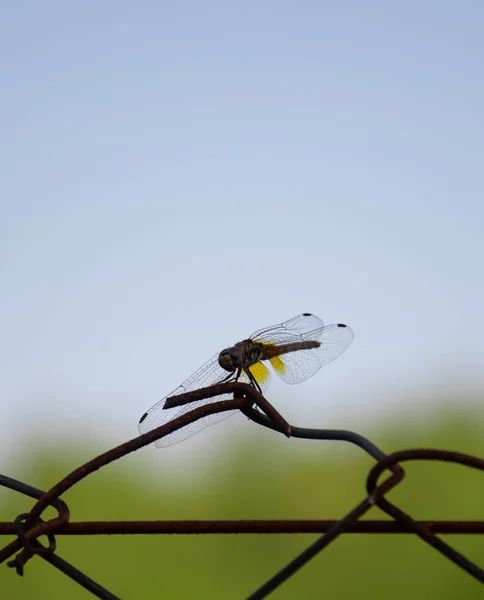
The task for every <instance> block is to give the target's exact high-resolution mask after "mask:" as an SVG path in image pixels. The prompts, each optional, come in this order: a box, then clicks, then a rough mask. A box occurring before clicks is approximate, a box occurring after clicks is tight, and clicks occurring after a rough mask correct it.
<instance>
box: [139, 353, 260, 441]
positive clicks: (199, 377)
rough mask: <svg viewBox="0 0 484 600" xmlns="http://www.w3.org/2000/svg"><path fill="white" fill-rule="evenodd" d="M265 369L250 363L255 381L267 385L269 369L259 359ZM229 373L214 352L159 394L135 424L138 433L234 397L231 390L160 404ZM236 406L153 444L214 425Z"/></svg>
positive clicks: (243, 378)
mask: <svg viewBox="0 0 484 600" xmlns="http://www.w3.org/2000/svg"><path fill="white" fill-rule="evenodd" d="M258 364H260V365H261V367H263V369H265V371H267V375H266V374H265V373H263V371H260V370H258V369H257V370H256V372H254V370H253V367H255V366H256V365H252V367H251V371H252V372H253V374H254V376H255V377H256V379H257V381H258V382H259V385H260V386H261V388H262V389H263V390H264V389H267V387H268V386H269V382H270V373H269V371H268V369H267V368H266V367H265V366H264V365H262V363H258ZM228 374H229V373H228V372H227V371H225V369H222V367H221V366H220V365H219V363H218V354H216V355H215V356H213V357H212V358H211V359H210V360H209V361H208V362H206V363H205V364H204V365H203V366H201V367H200V368H199V369H198V370H197V371H195V373H193V375H191V376H190V377H189V378H188V379H187V380H186V381H185V382H184V383H182V384H181V385H180V386H178V387H177V388H176V389H175V390H173V392H171V393H170V394H167V395H166V396H165V397H164V398H162V399H161V400H160V401H159V402H157V403H156V404H155V405H154V406H152V407H151V408H150V409H149V410H148V412H146V413H145V415H143V417H141V420H140V422H139V424H138V430H139V432H140V433H146V432H147V431H151V430H152V429H156V428H157V427H160V425H164V424H165V423H169V422H170V421H172V420H173V419H176V418H177V417H180V416H181V415H184V414H185V413H187V412H190V411H191V410H194V409H195V408H199V407H200V406H205V405H206V404H211V403H212V402H220V401H221V400H231V399H232V398H233V396H232V394H220V395H218V396H214V397H213V398H206V399H204V400H197V401H196V402H190V403H189V404H185V405H183V406H176V407H174V408H170V409H167V410H163V406H164V404H165V401H166V399H167V398H168V397H170V396H178V395H179V394H185V393H186V392H192V391H194V390H198V389H200V388H202V387H207V386H209V385H215V384H217V383H221V382H222V381H224V380H227V375H228ZM234 379H235V375H234V377H233V378H232V379H229V381H233V380H234ZM239 381H243V382H245V383H250V380H249V378H248V377H247V375H246V374H245V373H242V374H241V376H240V377H239ZM236 412H238V411H237V410H233V411H226V412H222V413H214V414H212V415H208V416H207V417H205V418H203V419H199V420H198V421H194V422H193V423H190V424H188V425H186V426H185V427H182V428H181V429H178V430H177V431H174V432H173V433H171V434H169V435H167V436H165V437H163V438H160V439H159V440H157V441H156V442H155V445H156V446H157V447H158V448H163V447H166V446H172V445H173V444H178V443H179V442H182V441H184V440H186V439H188V438H190V437H192V436H193V435H195V434H196V433H198V432H199V431H201V430H202V429H205V427H208V426H209V425H214V424H215V423H219V422H220V421H223V420H224V419H227V418H228V417H230V416H232V415H234V414H235V413H236Z"/></svg>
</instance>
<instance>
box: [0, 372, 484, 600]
mask: <svg viewBox="0 0 484 600" xmlns="http://www.w3.org/2000/svg"><path fill="white" fill-rule="evenodd" d="M221 391H223V392H224V393H230V394H232V395H233V400H224V401H219V402H213V403H210V404H206V405H204V406H201V407H200V408H197V409H196V410H193V411H191V412H188V413H185V414H184V415H182V416H181V417H179V418H177V419H175V420H173V421H171V422H170V423H167V424H165V425H163V426H161V427H159V428H157V429H155V430H153V431H150V432H148V433H145V434H143V435H141V436H139V437H137V438H134V439H132V440H130V441H128V442H126V443H124V444H121V445H120V446H117V447H115V448H113V449H111V450H109V451H107V452H105V453H103V454H101V455H99V456H97V457H96V458H94V459H92V460H91V461H89V462H87V463H85V464H84V465H82V466H81V467H79V468H78V469H75V470H74V471H73V472H72V473H70V474H69V475H67V476H66V477H64V478H63V479H62V480H61V481H59V482H58V483H57V484H56V485H54V486H53V487H52V488H51V489H50V490H48V491H47V492H44V491H42V490H39V489H37V488H35V487H32V486H30V485H28V484H26V483H23V482H21V481H18V480H16V479H13V478H11V477H7V476H4V475H0V485H1V486H3V487H5V488H9V489H11V490H14V491H16V492H18V493H20V494H24V495H26V496H29V497H31V498H34V499H36V502H35V504H34V506H33V507H32V509H31V510H30V512H29V513H23V514H20V515H18V517H17V518H16V519H15V520H14V522H5V523H0V535H6V536H12V535H13V536H15V539H14V540H13V541H11V542H10V543H8V544H7V545H6V546H5V547H4V548H2V549H1V550H0V562H5V561H8V562H7V565H8V566H9V567H11V568H14V569H15V570H16V572H17V573H18V574H19V575H23V574H24V571H25V566H26V564H27V562H28V561H29V560H30V559H31V558H32V557H34V556H39V557H40V558H42V559H43V560H45V561H46V562H48V563H49V564H51V565H52V566H54V567H55V568H56V569H58V570H59V571H61V572H62V573H64V574H65V575H67V576H68V577H70V578H71V579H72V580H73V581H75V582H77V583H78V584H79V585H80V586H82V587H83V588H85V589H86V590H88V591H89V592H91V593H92V594H93V595H94V596H96V597H98V598H106V599H115V598H117V597H118V596H116V595H114V594H113V593H112V592H110V591H109V590H107V589H105V588H104V587H103V586H101V585H100V584H99V583H97V582H95V581H94V580H93V579H91V578H90V577H89V576H87V575H86V574H85V573H83V572H81V571H80V570H79V569H77V568H76V567H74V566H73V565H71V564H69V563H68V562H67V561H65V560H64V559H62V558H61V557H60V556H59V553H58V552H57V540H56V538H57V537H58V536H65V535H71V536H79V535H113V534H212V535H220V534H283V533H284V534H291V533H292V534H296V533H319V534H321V535H320V537H319V538H318V539H317V540H316V541H315V542H313V543H312V544H311V545H310V546H308V547H307V548H306V549H305V550H304V551H303V552H301V553H300V554H298V555H297V556H296V557H294V559H293V560H291V561H290V562H289V563H288V564H287V565H286V566H284V567H283V568H282V569H280V570H279V571H278V572H277V573H275V574H274V575H273V576H272V577H271V578H270V579H269V580H268V581H266V582H265V583H264V584H262V585H261V586H260V587H259V588H258V589H257V590H255V591H254V592H253V593H252V594H251V595H250V596H248V597H247V598H249V599H251V600H256V599H262V598H266V597H267V596H268V595H269V594H271V593H272V592H273V591H274V590H276V589H277V588H279V587H280V586H282V585H283V584H284V583H285V582H286V581H287V580H288V579H289V578H290V577H291V576H292V575H294V574H295V573H296V572H297V571H299V570H300V569H302V568H303V567H304V566H305V565H307V564H308V562H309V561H310V560H311V559H312V558H314V557H315V556H316V555H318V554H320V553H321V552H322V551H323V550H324V549H325V548H327V547H328V546H329V545H330V544H332V543H334V542H335V541H336V540H337V539H338V538H339V537H340V536H341V535H342V534H344V533H346V534H350V533H351V534H390V533H391V534H406V535H409V534H410V535H415V536H418V537H419V538H420V539H421V540H422V541H424V542H425V543H427V544H428V545H429V546H431V547H432V548H434V549H435V550H437V551H438V552H439V553H440V554H442V555H443V557H445V558H447V559H448V560H450V561H452V562H453V563H454V564H455V565H457V566H458V567H460V568H461V569H463V570H464V571H465V572H467V573H468V574H469V575H470V576H471V577H473V578H475V579H476V580H478V581H479V582H481V583H484V570H483V569H481V568H480V567H479V566H478V565H477V564H475V563H474V562H472V561H471V560H469V559H468V558H467V557H465V556H464V555H463V554H462V553H461V552H459V551H457V550H456V549H455V548H453V547H452V546H451V545H450V544H448V543H447V542H445V541H443V540H442V538H441V537H438V535H439V534H466V535H470V534H483V533H484V521H442V520H439V521H437V520H435V521H430V520H427V521H418V520H415V519H413V518H412V517H411V515H409V514H408V513H406V512H404V511H403V510H401V508H399V507H398V506H396V505H395V504H393V503H391V502H390V501H389V500H388V499H387V497H386V495H387V494H388V492H389V491H390V490H392V489H393V488H395V487H396V486H398V485H399V484H400V483H401V481H402V480H403V478H404V476H405V471H404V469H403V467H402V464H403V463H405V462H409V461H439V462H444V463H456V464H459V465H462V466H466V467H468V468H471V469H476V470H484V460H482V459H480V458H478V457H475V456H471V455H468V454H463V453H459V452H451V451H447V450H437V449H426V448H417V449H409V450H402V451H399V452H394V453H392V454H390V455H387V454H385V453H384V452H382V451H381V450H380V449H379V448H378V447H377V446H375V444H373V443H372V442H371V441H370V440H369V439H367V438H365V437H363V436H362V435H359V434H358V433H355V432H352V431H345V430H325V429H308V428H300V427H292V426H290V425H289V424H288V423H287V421H286V420H285V419H284V418H283V417H282V416H281V415H280V414H279V413H278V412H277V411H276V410H275V409H274V407H273V406H272V405H270V404H269V403H268V402H267V400H266V399H265V398H264V397H263V396H262V395H261V394H260V393H259V392H257V390H255V389H254V388H253V387H252V386H250V385H247V384H245V383H226V384H219V385H217V386H211V387H209V388H204V389H201V390H197V391H196V392H190V393H189V394H186V395H185V396H186V397H185V396H181V395H180V396H179V397H178V402H180V403H183V402H189V401H190V400H192V399H200V398H214V397H217V396H218V395H219V394H220V393H221ZM256 407H257V408H256ZM234 409H238V410H240V411H241V412H243V413H244V414H245V415H246V416H247V417H249V418H250V419H251V420H252V421H254V422H256V423H258V424H259V425H262V426H264V427H268V428H270V429H273V430H275V431H278V432H281V433H283V434H284V435H286V436H288V437H294V438H301V439H312V440H321V441H340V442H346V443H349V444H353V445H356V446H357V447H359V448H360V449H361V450H362V451H364V452H365V453H367V454H368V455H370V456H371V457H372V458H373V459H374V461H375V464H374V466H373V467H372V468H371V470H370V472H369V474H368V476H367V481H366V490H367V495H366V497H364V498H363V499H362V500H361V501H360V502H359V503H358V504H357V505H356V506H355V507H354V508H353V509H352V510H351V511H349V512H348V513H347V514H346V515H345V516H344V517H342V518H341V519H339V520H277V521H275V520H236V521H235V520H231V521H228V520H204V521H194V520H181V521H96V522H78V523H70V522H69V518H70V513H69V508H68V506H67V504H66V503H65V502H64V501H63V500H62V499H61V495H62V494H64V493H65V492H66V491H67V490H69V489H70V488H72V487H73V486H75V485H76V484H78V483H79V482H80V481H81V480H82V479H84V478H86V477H88V476H89V475H90V474H92V473H93V472H95V471H96V470H98V469H100V468H101V467H103V466H105V465H108V464H109V463H111V462H113V461H114V460H117V459H120V458H122V457H123V456H126V455H127V454H129V453H131V452H134V451H136V450H138V449H140V448H142V447H143V446H146V445H148V444H151V443H152V442H154V441H156V440H157V439H159V438H161V437H163V436H165V435H169V434H170V433H172V432H173V431H176V430H177V429H179V428H181V427H184V426H186V425H187V424H189V423H192V422H193V421H196V420H198V419H203V418H205V417H207V416H208V415H211V414H215V413H217V412H223V411H232V410H234ZM385 473H387V477H386V479H383V481H380V480H381V479H382V476H383V475H384V474H385ZM49 506H52V507H53V508H54V509H55V510H56V511H57V515H56V516H55V517H54V518H52V519H49V520H46V521H44V520H43V519H42V514H43V512H44V511H45V509H46V508H47V507H49ZM374 506H378V507H379V508H380V509H381V510H382V511H384V512H385V513H386V514H387V515H388V516H389V517H391V520H364V521H362V520H360V519H361V517H363V516H364V515H365V514H366V513H367V512H368V511H369V510H370V509H371V508H372V507H374ZM42 536H44V538H45V537H46V538H47V543H46V544H45V543H44V544H43V543H41V542H40V540H39V539H38V538H40V537H42ZM12 557H13V558H12ZM9 559H11V560H9Z"/></svg>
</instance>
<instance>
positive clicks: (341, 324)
mask: <svg viewBox="0 0 484 600" xmlns="http://www.w3.org/2000/svg"><path fill="white" fill-rule="evenodd" d="M338 327H348V325H344V324H343V323H338Z"/></svg>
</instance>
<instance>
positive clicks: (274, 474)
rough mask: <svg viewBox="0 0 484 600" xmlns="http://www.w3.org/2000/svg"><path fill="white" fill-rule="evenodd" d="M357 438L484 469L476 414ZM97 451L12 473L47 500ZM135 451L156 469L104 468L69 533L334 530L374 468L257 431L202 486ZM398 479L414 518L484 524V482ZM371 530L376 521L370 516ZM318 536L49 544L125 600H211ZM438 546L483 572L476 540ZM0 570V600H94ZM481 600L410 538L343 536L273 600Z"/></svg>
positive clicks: (47, 453)
mask: <svg viewBox="0 0 484 600" xmlns="http://www.w3.org/2000/svg"><path fill="white" fill-rule="evenodd" d="M220 426H223V425H220ZM220 426H219V427H220ZM360 433H362V434H363V435H366V436H368V437H369V438H370V439H371V440H372V441H373V442H374V443H376V444H377V445H378V446H379V447H380V448H382V449H383V450H384V451H386V452H392V451H395V450H399V449H404V448H409V447H428V448H432V447H433V448H441V449H449V450H458V451H462V452H467V453H471V454H476V455H478V456H484V441H483V435H482V416H481V415H480V414H477V413H475V412H473V411H472V410H471V409H459V410H458V411H457V410H456V411H454V412H453V413H452V414H451V413H448V412H447V413H445V412H444V413H437V414H436V415H430V416H429V418H428V421H426V423H424V424H421V423H420V424H418V426H416V424H415V423H413V424H409V423H404V422H402V421H401V420H398V421H397V422H392V423H382V424H380V426H379V427H378V429H375V430H365V431H361V430H360ZM201 435H202V434H201ZM203 435H210V433H209V430H207V432H205V433H204V434H203ZM92 443H93V449H92V451H90V448H89V447H84V448H78V449H72V448H66V444H65V443H63V444H62V445H60V446H59V447H58V448H50V449H42V447H40V448H37V452H36V454H32V452H31V451H29V452H28V453H26V456H25V457H24V462H23V463H20V465H19V466H17V467H16V468H15V470H13V471H10V472H8V473H7V474H8V475H10V476H12V477H15V478H18V479H22V480H24V481H26V482H28V483H30V484H32V485H35V486H37V487H40V488H44V489H46V488H48V487H50V486H51V485H52V484H53V483H55V482H56V481H58V480H59V479H61V478H62V477H63V476H64V475H66V474H67V473H68V472H70V471H71V470H73V469H74V468H75V467H77V466H78V465H79V464H81V463H83V462H85V461H86V460H88V459H89V458H92V456H94V455H95V454H96V453H98V452H99V451H100V450H101V449H99V448H97V449H96V450H94V445H95V441H93V442H92ZM142 452H145V453H156V457H157V458H158V455H159V470H158V469H153V468H151V469H144V468H142V467H140V465H142V464H146V463H143V457H142V456H141V453H135V454H134V455H131V456H129V457H127V458H126V459H124V460H121V461H117V462H116V463H114V464H112V465H109V466H108V467H105V468H104V469H102V470H101V471H99V472H97V473H95V474H93V475H91V476H90V477H88V478H87V479H85V480H84V481H82V482H81V483H80V484H78V485H77V486H75V487H74V488H73V489H72V490H70V491H69V492H67V493H66V494H65V496H64V498H65V500H66V502H67V504H68V505H69V507H70V510H71V520H72V521H81V520H122V519H129V520H131V519H133V520H156V519H159V520H165V519H168V520H169V519H265V518H270V519H284V518H287V519H291V518H297V519H332V518H335V519H336V518H339V517H342V516H343V515H344V514H346V513H347V512H348V511H349V510H351V509H352V508H353V507H354V505H355V504H356V503H358V502H359V501H361V500H362V499H363V498H364V496H365V487H364V486H365V480H366V475H367V473H368V471H369V469H370V468H371V466H372V465H373V461H372V459H371V458H369V457H367V456H365V455H364V453H363V452H362V451H360V450H359V449H358V448H356V447H350V446H349V445H347V444H342V443H340V442H310V441H300V440H286V439H284V438H282V436H280V437H279V436H277V435H276V434H274V433H272V432H267V431H265V430H262V433H261V432H260V431H258V432H257V434H256V436H255V437H253V438H250V437H248V438H247V439H245V440H242V441H240V442H238V443H237V445H236V446H230V444H229V442H227V444H226V446H224V447H223V448H220V447H219V448H217V451H216V452H214V456H213V458H211V464H210V465H208V466H207V468H206V469H205V470H204V472H203V476H200V477H189V478H188V479H187V478H183V476H182V475H180V476H178V477H177V476H174V475H173V472H168V471H167V470H166V469H165V468H164V463H165V461H166V460H167V459H166V456H168V455H164V454H163V452H164V451H163V450H155V449H154V447H150V448H147V449H144V450H143V451H142ZM170 452H173V450H171V451H170ZM171 456H173V454H171ZM151 467H152V465H151ZM406 471H407V475H406V478H405V480H404V481H403V482H402V483H401V484H400V486H399V487H398V488H397V489H395V490H394V491H392V492H391V494H390V496H389V498H390V499H391V500H392V501H394V502H395V503H397V504H398V505H399V506H400V507H401V508H403V509H404V510H406V511H408V512H410V514H411V515H412V516H413V517H414V518H417V519H465V520H471V519H484V502H483V498H484V493H483V492H484V482H483V474H482V473H479V472H477V471H472V470H471V469H467V468H464V467H459V466H456V465H446V464H437V463H408V464H407V465H406ZM153 473H155V476H154V475H153ZM30 507H31V501H30V500H29V499H26V498H23V497H20V496H18V495H17V494H15V493H14V492H10V491H2V492H1V495H0V519H1V520H2V521H7V520H10V521H11V520H12V519H13V518H14V517H15V516H16V515H17V514H19V513H20V512H23V511H27V510H29V508H30ZM46 514H47V513H46ZM49 514H53V513H49ZM366 518H385V516H384V515H382V514H381V513H380V512H379V511H378V509H373V510H372V511H371V512H370V513H368V514H367V515H366ZM317 537H318V536H316V535H313V534H311V535H308V534H306V535H292V536H291V535H219V536H215V535H199V536H196V535H192V536H188V535H178V536H177V535H172V536H168V535H166V536H162V535H157V536H149V535H145V536H142V535H137V536H120V535H118V536H98V537H94V536H92V537H91V536H84V537H82V536H79V537H71V536H69V537H68V536H65V537H64V536H58V537H57V547H58V551H59V554H60V556H62V557H63V558H65V559H66V560H68V561H69V562H71V563H72V564H73V565H74V566H76V567H78V568H79V569H81V570H82V571H83V572H85V573H86V574H87V575H89V576H90V577H92V578H93V579H94V580H95V581H98V582H99V583H100V584H101V585H103V586H105V587H106V588H107V589H108V590H110V591H112V592H113V593H114V594H116V595H118V596H119V597H121V598H136V599H145V598H175V599H177V598H181V599H184V598H197V599H204V598H207V599H211V600H213V599H218V598H220V599H231V598H234V599H238V598H245V597H247V596H248V595H249V594H250V593H251V592H253V591H254V590H255V589H257V588H258V587H259V586H260V585H261V584H262V583H263V582H264V581H266V580H267V579H268V578H269V577H271V576H272V575H273V574H274V573H275V572H276V571H277V570H279V569H280V568H281V567H282V566H284V565H285V564H286V563H287V562H288V561H289V560H291V559H292V558H293V557H294V556H295V555H296V554H297V553H299V552H300V551H302V550H303V549H305V548H306V547H307V546H308V545H309V544H310V543H311V542H313V541H314V540H315V539H316V538H317ZM446 539H447V541H450V542H451V543H453V544H454V545H455V547H456V548H457V549H458V550H460V551H462V552H464V553H465V554H466V555H467V556H468V557H469V558H471V559H472V560H474V561H476V562H477V563H479V564H481V565H484V539H483V538H482V537H481V536H446ZM7 540H8V541H10V540H9V539H8V538H4V539H3V540H2V545H3V544H4V543H6V542H7ZM0 569H1V576H0V582H1V584H0V590H1V591H0V598H2V600H20V599H24V598H34V597H35V598H50V599H52V600H57V599H62V600H64V599H65V598H69V599H72V600H76V599H86V598H90V597H92V596H91V595H90V594H89V593H88V592H86V591H85V590H83V589H82V588H81V587H80V586H78V585H77V584H75V583H74V582H72V581H71V580H70V579H68V578H67V577H65V576H64V575H63V574H62V573H60V572H59V571H57V570H56V569H55V568H53V567H51V566H50V565H48V564H47V563H45V562H44V561H43V560H42V559H40V558H34V559H33V560H31V561H30V562H29V563H28V564H27V566H26V571H25V575H24V577H23V578H20V577H18V576H17V575H16V574H15V572H14V571H13V570H12V569H8V568H7V567H6V566H5V565H1V566H0ZM482 593H483V591H482V586H481V584H480V583H478V582H477V581H476V580H474V579H473V578H472V577H470V576H469V575H467V574H466V573H464V572H463V571H462V570H460V569H459V568H458V567H456V566H455V565H453V564H452V563H450V562H449V561H448V560H447V559H445V558H444V557H443V556H441V555H440V554H439V553H438V552H436V551H435V550H434V549H432V548H430V547H428V546H427V545H426V544H425V543H424V542H422V541H421V540H419V539H417V538H416V537H414V536H407V535H400V536H397V535H380V536H378V535H359V536H358V535H351V534H348V535H343V536H341V537H340V538H339V539H338V540H336V541H335V542H334V543H333V544H331V546H330V547H328V548H327V549H326V550H325V551H324V552H323V553H322V554H320V555H319V556H317V557H316V558H315V559H313V560H312V561H311V562H310V563H309V564H308V565H307V566H306V567H305V568H304V569H302V570H301V571H300V572H299V573H297V574H296V575H295V576H293V577H292V578H291V579H290V580H289V581H288V582H287V583H286V584H285V585H283V586H282V587H281V588H280V589H279V590H277V591H276V592H274V593H273V595H271V598H275V599H280V600H282V599H288V598H291V599H293V598H331V599H332V600H340V599H341V600H342V599H352V598H358V599H364V598H371V599H372V600H376V599H379V598H382V599H383V598H385V599H386V598H392V600H407V599H408V598H409V597H411V598H412V600H419V599H426V600H428V599H429V598H432V599H433V598H436V599H439V600H451V599H452V600H454V599H456V598H459V599H460V598H465V599H466V600H469V599H472V598H478V597H479V598H481V597H482Z"/></svg>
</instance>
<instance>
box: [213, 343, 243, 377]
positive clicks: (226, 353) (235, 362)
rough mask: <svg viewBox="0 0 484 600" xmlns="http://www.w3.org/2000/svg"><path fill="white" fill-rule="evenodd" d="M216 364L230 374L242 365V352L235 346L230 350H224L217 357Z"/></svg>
mask: <svg viewBox="0 0 484 600" xmlns="http://www.w3.org/2000/svg"><path fill="white" fill-rule="evenodd" d="M218 364H219V365H220V366H221V367H222V369H225V370H226V371H229V372H230V373H232V372H233V371H235V370H236V369H238V368H239V367H240V365H241V364H242V352H241V351H240V349H239V348H236V347H235V346H234V347H232V348H225V350H222V352H221V353H220V354H219V355H218Z"/></svg>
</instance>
